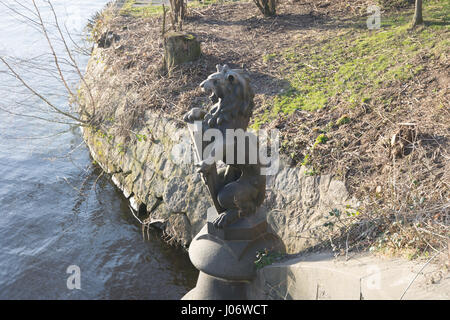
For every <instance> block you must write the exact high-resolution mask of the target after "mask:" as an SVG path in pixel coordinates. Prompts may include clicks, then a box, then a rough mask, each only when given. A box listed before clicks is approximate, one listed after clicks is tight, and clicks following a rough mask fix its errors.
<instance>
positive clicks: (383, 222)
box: [80, 1, 450, 258]
mask: <svg viewBox="0 0 450 320" xmlns="http://www.w3.org/2000/svg"><path fill="white" fill-rule="evenodd" d="M352 4H353V5H352V6H346V5H344V2H340V1H337V2H333V3H328V2H327V3H325V2H323V1H313V2H312V3H310V4H304V3H295V2H294V3H282V4H281V5H280V7H279V10H278V13H279V14H278V16H277V18H275V19H268V18H262V17H261V16H260V15H259V13H258V11H257V8H256V7H255V6H254V4H253V3H251V2H248V3H247V2H236V3H226V4H212V5H207V6H204V7H197V8H195V9H194V10H190V11H189V14H188V16H187V18H186V21H185V23H184V30H186V31H188V32H191V33H193V34H194V35H195V36H196V37H197V38H198V39H199V40H200V41H201V44H202V53H203V54H202V57H201V58H200V59H199V60H198V61H196V62H193V63H190V64H186V65H182V66H180V67H179V68H177V69H175V70H174V71H173V72H171V74H170V75H167V74H165V73H164V71H163V69H162V56H163V54H162V53H163V48H162V39H161V36H160V34H161V26H162V18H161V16H160V15H159V14H158V12H149V11H146V10H143V12H145V14H142V15H140V13H139V12H140V11H138V12H136V11H133V12H129V11H123V10H114V9H112V8H110V9H107V10H105V11H104V12H103V13H102V14H101V15H100V16H99V17H98V19H97V21H96V23H95V25H94V26H93V28H92V35H93V39H94V40H95V41H97V45H96V46H95V48H94V51H93V54H92V57H91V60H90V63H89V66H88V69H87V73H86V80H87V84H88V86H87V87H89V90H87V87H86V86H84V88H83V89H82V90H81V91H80V97H81V101H82V102H83V103H85V104H86V106H87V108H88V109H89V110H91V111H94V109H95V111H96V116H97V124H98V126H97V127H95V128H94V127H91V128H87V129H86V130H85V131H84V137H85V140H86V142H87V144H88V145H89V147H90V150H91V154H92V155H93V157H94V159H95V161H96V162H97V163H98V164H100V165H101V166H102V168H104V170H105V171H107V172H108V173H110V174H111V175H112V178H113V181H115V183H116V184H117V185H118V186H119V188H121V189H122V190H123V192H124V194H125V195H126V197H128V198H130V199H131V201H132V203H134V207H135V209H136V210H137V211H138V213H139V218H140V219H142V220H145V222H146V223H147V225H150V224H153V225H158V226H159V227H160V228H162V229H163V231H164V234H165V236H166V238H167V240H168V241H169V242H172V243H178V244H181V245H182V246H188V245H189V242H190V240H191V239H192V237H193V236H194V235H195V234H196V233H197V232H198V231H199V229H200V228H201V226H202V225H203V224H204V222H205V220H206V209H207V208H208V207H209V206H210V204H209V202H208V200H207V199H206V197H204V196H203V195H204V194H206V189H205V187H204V186H203V185H202V183H201V179H200V177H199V176H198V175H197V174H195V172H194V169H193V166H192V164H191V163H186V162H184V160H180V159H179V158H178V157H177V154H179V153H180V150H181V151H182V150H190V144H189V139H188V138H186V137H188V135H187V134H186V131H185V130H186V129H185V127H184V124H183V123H182V122H181V121H179V120H178V119H180V118H181V115H182V114H184V113H185V112H186V111H188V110H189V109H190V108H192V107H195V106H200V105H202V104H207V103H208V97H206V96H205V95H204V94H202V93H201V92H200V90H199V88H198V83H200V82H201V81H202V80H204V79H205V78H206V77H207V75H208V74H210V73H211V72H213V71H214V66H215V65H216V64H219V63H220V64H223V63H228V64H229V65H231V66H240V65H242V64H244V65H245V67H246V68H247V69H248V71H249V73H250V76H251V78H252V85H253V87H254V88H255V93H256V96H255V104H256V106H257V107H256V111H255V114H254V117H253V124H252V125H253V127H254V128H265V129H271V128H277V129H279V130H280V132H281V134H282V141H281V148H280V151H281V153H282V154H283V158H284V160H285V161H284V163H283V165H282V167H281V169H280V171H279V172H278V174H277V175H275V176H273V177H271V178H270V179H269V180H268V194H267V199H266V202H265V203H264V208H265V210H267V214H268V220H269V223H270V225H271V227H272V229H273V230H274V231H275V232H276V233H277V234H278V235H279V236H280V237H281V238H282V239H283V241H284V242H285V244H286V246H287V248H288V252H289V253H291V254H297V253H299V252H305V251H308V250H319V249H320V250H322V249H324V248H331V249H332V250H333V251H334V252H335V254H336V255H340V254H341V255H346V254H348V253H349V252H352V251H355V252H356V251H358V250H370V251H372V252H380V253H383V254H396V255H398V254H401V255H405V256H407V257H408V258H415V257H419V256H426V255H429V254H431V253H432V252H433V251H434V250H441V249H443V248H445V247H446V246H447V243H446V241H447V239H448V213H449V207H448V182H449V176H448V172H450V171H449V169H450V164H449V161H448V150H449V149H448V136H449V132H448V124H447V121H446V119H448V116H449V110H448V107H447V106H448V76H447V75H448V74H449V73H448V65H449V64H448V62H449V60H448V51H447V50H446V48H447V47H448V32H449V31H448V24H447V22H445V18H444V17H445V16H446V13H448V11H449V8H448V5H447V4H445V3H444V2H438V1H435V2H430V3H429V5H426V6H425V10H424V16H425V17H428V23H427V24H426V25H425V26H424V27H420V28H418V29H415V30H413V31H411V30H408V19H409V17H410V16H411V17H412V15H411V8H410V7H407V8H406V9H390V10H387V9H386V11H385V12H384V13H383V17H382V20H381V22H382V23H381V29H379V30H367V28H366V19H367V16H366V11H365V9H366V2H365V1H354V3H353V2H352ZM140 10H142V9H140ZM426 20H427V19H426ZM102 39H103V40H102ZM105 39H107V41H105ZM100 40H102V41H100ZM89 91H90V92H89ZM91 96H92V97H93V98H92V100H91ZM92 101H94V103H92ZM186 195H188V196H186Z"/></svg>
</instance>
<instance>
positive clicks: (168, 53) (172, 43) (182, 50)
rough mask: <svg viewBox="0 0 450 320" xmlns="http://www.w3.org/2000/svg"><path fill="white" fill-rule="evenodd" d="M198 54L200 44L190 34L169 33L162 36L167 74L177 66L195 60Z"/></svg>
mask: <svg viewBox="0 0 450 320" xmlns="http://www.w3.org/2000/svg"><path fill="white" fill-rule="evenodd" d="M200 53H201V50H200V43H199V42H198V41H197V39H196V38H195V36H193V35H192V34H189V33H185V32H171V33H168V34H166V35H165V36H164V62H165V67H166V70H167V71H168V72H170V70H171V69H172V68H173V67H175V66H177V65H180V64H182V63H185V62H190V61H195V60H197V59H198V58H199V57H200Z"/></svg>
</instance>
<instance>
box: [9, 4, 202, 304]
mask: <svg viewBox="0 0 450 320" xmlns="http://www.w3.org/2000/svg"><path fill="white" fill-rule="evenodd" d="M36 3H37V4H38V6H39V7H40V8H41V11H42V15H43V19H44V22H45V23H48V26H49V35H50V37H51V38H52V39H53V40H54V41H55V42H54V43H55V50H56V51H57V53H58V54H61V57H64V49H63V46H62V43H61V42H58V40H57V38H58V36H57V32H56V30H55V28H54V27H52V23H53V22H54V20H52V18H53V17H52V15H51V11H50V10H49V7H48V5H46V2H45V1H36ZM105 3H106V1H103V0H97V1H94V0H90V1H88V0H81V1H68V0H64V1H63V0H58V1H56V0H54V1H53V5H54V7H55V10H56V12H57V14H58V17H59V20H60V23H61V25H65V26H64V27H62V28H63V29H64V32H65V29H66V28H67V30H69V31H70V32H71V33H72V35H73V40H74V42H75V43H76V44H77V45H81V41H80V38H81V37H82V36H80V35H79V34H80V30H81V29H82V27H83V26H84V25H85V24H86V22H87V19H88V18H89V17H90V16H92V14H93V13H95V12H96V11H97V10H100V9H101V8H102V7H103V6H104V5H105ZM8 7H9V8H8ZM29 9H33V4H32V2H31V1H29V0H27V1H20V2H19V1H14V0H0V30H1V31H0V56H2V57H5V56H6V57H7V58H8V60H7V61H9V62H10V63H11V66H12V67H14V68H15V69H16V70H18V71H20V74H21V75H22V76H23V78H24V80H25V81H27V83H28V84H29V85H31V86H32V87H33V88H34V89H36V90H37V91H39V92H40V93H42V94H43V95H45V96H46V97H48V98H49V99H50V100H51V102H52V103H54V104H55V105H57V106H58V107H61V108H62V109H64V110H68V108H69V106H68V103H67V94H66V91H65V88H64V86H63V85H62V83H61V81H60V80H59V79H58V73H57V72H56V70H55V69H54V68H53V67H52V66H53V57H52V55H50V54H49V47H48V44H47V42H46V40H45V38H44V37H43V36H42V34H41V33H40V32H39V31H38V30H39V29H38V26H37V25H36V24H35V23H33V22H31V20H36V19H37V17H36V16H35V15H34V14H33V13H32V11H30V10H29ZM14 11H16V13H15V12H14ZM30 19H31V20H30ZM68 43H69V45H70V46H71V47H72V48H74V47H75V44H73V43H72V41H71V40H68ZM13 57H14V58H13ZM76 59H77V61H78V63H79V64H80V66H82V69H83V70H84V67H85V65H86V62H87V57H86V56H83V55H76ZM68 61H69V60H68V58H67V56H66V57H65V60H64V59H61V60H60V62H61V65H62V68H63V69H64V70H63V71H64V73H65V75H66V76H67V78H68V79H69V83H70V85H72V86H74V85H75V84H76V83H77V81H79V79H77V77H76V74H75V73H74V72H73V70H72V71H71V67H70V66H69V65H68V63H65V62H68ZM5 70H6V68H5V66H4V65H2V63H0V108H1V109H2V110H0V298H1V299H179V298H181V297H182V296H183V295H184V294H185V293H186V292H187V291H188V290H189V289H190V288H192V287H193V286H194V285H195V279H196V276H197V273H196V271H195V269H194V268H193V267H192V265H191V263H190V262H189V258H188V257H187V255H186V254H185V252H183V251H182V250H177V249H174V248H172V247H169V246H167V245H166V244H165V243H164V242H162V241H161V240H160V239H159V237H158V235H157V234H156V233H155V232H153V233H151V234H150V240H149V241H144V240H143V237H142V234H141V229H140V225H139V224H138V223H137V222H136V220H135V219H134V218H133V216H132V215H131V213H130V210H129V208H128V202H127V201H126V200H125V199H124V198H123V196H122V195H121V194H120V193H119V192H118V191H117V189H116V188H115V187H114V185H113V184H112V183H111V182H110V179H109V177H108V176H106V175H101V171H100V170H99V169H98V168H96V167H95V166H94V165H93V164H92V159H91V158H90V156H89V152H88V150H87V148H86V146H85V145H84V144H83V141H82V138H81V136H80V130H79V128H77V127H74V126H68V125H66V124H58V123H54V122H53V123H52V122H44V121H41V120H38V119H37V118H33V117H24V116H23V115H28V116H40V117H46V118H50V119H53V120H55V121H61V122H66V121H67V119H65V118H62V117H59V116H58V115H56V114H54V113H52V111H51V110H49V108H48V107H47V106H46V105H45V104H43V103H42V101H40V100H38V99H36V97H35V96H33V95H31V94H29V92H28V91H27V90H25V89H24V88H23V86H20V84H19V82H18V81H17V79H14V78H13V77H11V76H10V75H8V74H7V73H5ZM17 114H20V115H17ZM70 265H77V266H79V268H80V271H81V289H80V290H77V289H74V290H69V289H68V288H67V278H68V277H69V276H70V275H69V274H68V273H67V272H66V271H67V268H68V267H69V266H70Z"/></svg>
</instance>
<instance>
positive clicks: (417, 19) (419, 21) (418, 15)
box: [413, 0, 423, 26]
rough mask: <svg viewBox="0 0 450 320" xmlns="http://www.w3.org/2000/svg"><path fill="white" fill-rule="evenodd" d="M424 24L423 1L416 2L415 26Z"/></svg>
mask: <svg viewBox="0 0 450 320" xmlns="http://www.w3.org/2000/svg"><path fill="white" fill-rule="evenodd" d="M422 23H423V18H422V0H416V9H415V12H414V20H413V26H416V25H418V24H422Z"/></svg>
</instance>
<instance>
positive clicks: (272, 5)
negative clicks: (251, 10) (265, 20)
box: [253, 0, 276, 17]
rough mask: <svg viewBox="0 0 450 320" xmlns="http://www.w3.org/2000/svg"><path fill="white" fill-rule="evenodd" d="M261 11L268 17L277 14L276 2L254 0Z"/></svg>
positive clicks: (272, 0)
mask: <svg viewBox="0 0 450 320" xmlns="http://www.w3.org/2000/svg"><path fill="white" fill-rule="evenodd" d="M253 2H254V3H255V4H256V6H257V7H258V9H259V11H261V13H262V14H263V15H265V16H266V17H271V16H274V15H275V14H276V0H253Z"/></svg>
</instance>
